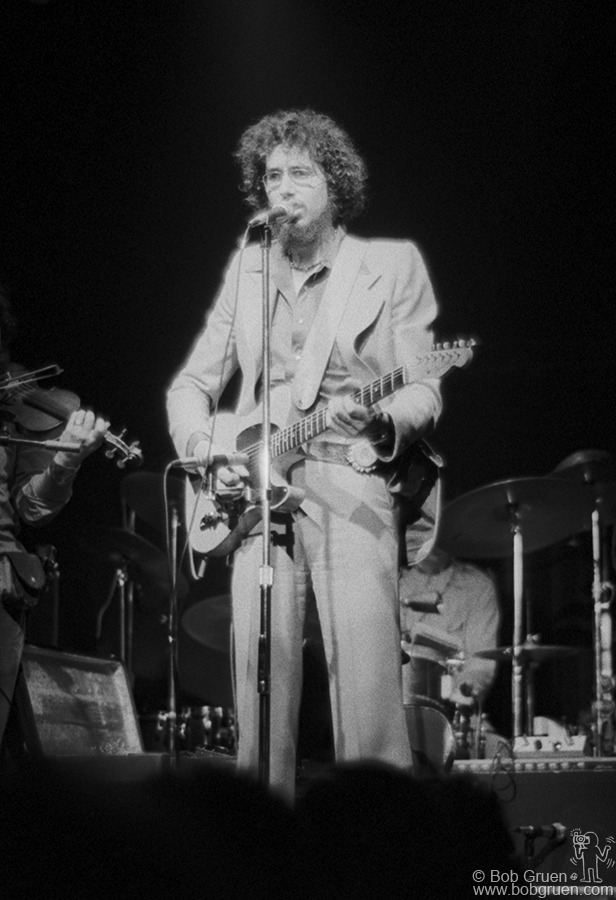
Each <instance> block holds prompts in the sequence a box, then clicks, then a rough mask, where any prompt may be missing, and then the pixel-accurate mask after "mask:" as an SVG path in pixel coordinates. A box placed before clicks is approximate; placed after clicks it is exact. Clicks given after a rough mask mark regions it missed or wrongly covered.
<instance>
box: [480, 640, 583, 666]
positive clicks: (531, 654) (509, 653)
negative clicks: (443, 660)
mask: <svg viewBox="0 0 616 900" xmlns="http://www.w3.org/2000/svg"><path fill="white" fill-rule="evenodd" d="M579 652H580V648H579V647H560V646H557V645H550V644H522V649H521V653H520V659H521V660H522V662H524V663H528V662H537V663H540V662H545V661H546V660H549V659H561V658H562V657H565V656H574V655H575V654H576V653H579ZM474 655H475V656H478V657H479V658H480V659H495V660H498V661H500V662H511V661H512V660H513V647H496V648H495V649H494V650H480V651H479V653H475V654H474Z"/></svg>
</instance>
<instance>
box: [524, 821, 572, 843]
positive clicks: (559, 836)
mask: <svg viewBox="0 0 616 900" xmlns="http://www.w3.org/2000/svg"><path fill="white" fill-rule="evenodd" d="M513 831H516V832H517V833H518V834H524V835H526V837H533V838H536V837H544V838H551V839H552V840H558V841H564V840H565V838H566V837H567V829H566V828H565V826H564V825H561V823H560V822H553V823H552V825H517V826H516V827H515V828H514V829H513Z"/></svg>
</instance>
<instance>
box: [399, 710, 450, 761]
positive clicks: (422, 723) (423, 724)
mask: <svg viewBox="0 0 616 900" xmlns="http://www.w3.org/2000/svg"><path fill="white" fill-rule="evenodd" d="M404 712H405V716H406V727H407V729H408V733H409V742H410V744H411V752H412V754H413V771H414V774H416V775H425V776H431V775H442V774H443V773H445V772H449V771H450V769H451V767H452V765H453V761H454V759H455V758H456V749H457V748H456V736H455V733H454V730H453V727H452V725H451V722H450V721H449V719H448V718H447V716H446V715H445V711H444V708H443V706H442V704H440V703H439V702H437V701H435V700H432V699H431V698H430V697H421V696H419V695H418V696H416V697H414V698H413V702H412V703H405V704H404Z"/></svg>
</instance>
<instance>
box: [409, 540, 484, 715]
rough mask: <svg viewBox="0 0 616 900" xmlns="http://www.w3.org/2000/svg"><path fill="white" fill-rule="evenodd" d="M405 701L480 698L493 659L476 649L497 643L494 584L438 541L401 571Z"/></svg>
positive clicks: (471, 701)
mask: <svg viewBox="0 0 616 900" xmlns="http://www.w3.org/2000/svg"><path fill="white" fill-rule="evenodd" d="M400 624H401V630H402V636H403V648H404V650H405V651H406V653H407V654H408V656H409V657H410V659H409V662H408V664H406V665H404V666H403V682H404V702H405V703H406V704H408V703H413V702H416V700H417V697H420V698H426V697H427V698H428V699H430V700H432V701H437V702H440V701H445V700H446V701H448V702H449V703H451V704H454V705H455V706H456V707H460V706H461V707H465V706H469V707H479V706H481V705H482V704H483V700H484V699H485V697H486V695H487V693H488V690H489V688H490V686H491V684H492V682H493V681H494V677H495V675H496V663H495V662H494V661H492V660H489V659H479V658H477V657H476V656H475V655H474V654H476V653H478V652H479V651H481V650H489V649H492V648H494V647H496V646H497V645H498V629H499V625H500V608H499V602H498V594H497V589H496V584H495V581H494V579H493V578H492V576H491V575H489V574H488V573H487V572H485V571H483V570H482V569H480V568H478V566H475V565H473V564H472V563H469V562H465V561H462V560H458V559H454V558H453V557H452V556H450V555H449V554H448V553H446V552H445V551H444V550H442V549H441V548H439V547H438V545H436V546H435V547H433V549H432V551H431V552H430V554H429V555H428V556H427V557H426V558H425V559H423V560H422V561H421V562H419V563H418V564H417V565H415V566H413V567H411V568H405V569H403V570H402V572H401V577H400Z"/></svg>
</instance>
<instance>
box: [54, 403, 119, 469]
mask: <svg viewBox="0 0 616 900" xmlns="http://www.w3.org/2000/svg"><path fill="white" fill-rule="evenodd" d="M108 429H109V422H107V421H105V419H103V418H101V417H100V416H96V415H95V414H94V413H93V412H92V410H90V409H88V410H86V409H77V410H75V412H72V413H71V415H70V417H69V420H68V422H67V423H66V428H65V429H64V431H63V432H62V434H61V435H60V438H59V440H61V441H70V443H71V444H79V445H80V447H81V450H79V451H78V452H75V453H68V452H66V451H64V450H58V452H57V453H56V455H55V456H54V462H55V463H57V465H59V466H64V468H66V469H76V468H77V467H78V466H79V464H80V463H81V462H83V460H84V459H85V458H86V456H89V455H90V453H94V451H95V450H96V449H97V448H98V447H100V445H101V444H102V443H103V440H104V438H105V434H106V433H107V431H108Z"/></svg>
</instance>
